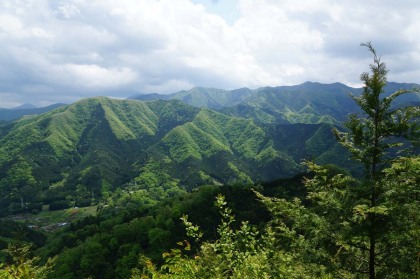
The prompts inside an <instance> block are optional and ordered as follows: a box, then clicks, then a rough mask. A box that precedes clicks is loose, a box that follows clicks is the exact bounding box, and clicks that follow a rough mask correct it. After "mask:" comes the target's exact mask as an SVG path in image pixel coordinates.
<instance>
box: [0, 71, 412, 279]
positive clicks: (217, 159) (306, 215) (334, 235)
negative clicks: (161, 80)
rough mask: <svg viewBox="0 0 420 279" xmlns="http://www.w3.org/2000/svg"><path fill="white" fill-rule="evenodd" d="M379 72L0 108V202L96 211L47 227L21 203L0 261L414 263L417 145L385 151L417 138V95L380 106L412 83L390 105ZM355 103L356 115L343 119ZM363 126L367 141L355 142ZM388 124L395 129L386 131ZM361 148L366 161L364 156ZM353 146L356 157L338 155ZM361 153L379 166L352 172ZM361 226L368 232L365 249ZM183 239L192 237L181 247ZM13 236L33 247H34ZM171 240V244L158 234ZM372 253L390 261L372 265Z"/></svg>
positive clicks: (292, 273)
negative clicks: (357, 80) (358, 84)
mask: <svg viewBox="0 0 420 279" xmlns="http://www.w3.org/2000/svg"><path fill="white" fill-rule="evenodd" d="M384 72H386V71H384ZM369 78H370V77H369V76H368V78H367V80H368V81H369V82H370V79H369ZM374 81H375V80H374ZM381 86H382V83H380V84H379V85H378V86H377V87H375V88H379V90H376V91H375V90H373V92H374V94H376V95H375V96H374V102H371V103H369V104H368V105H365V106H363V105H364V104H366V103H367V102H366V101H365V100H366V99H368V98H371V96H370V95H371V94H373V93H371V91H366V90H365V91H363V90H361V89H360V90H359V89H352V88H349V87H347V86H345V85H342V84H339V83H336V84H330V85H325V84H319V83H309V82H308V83H304V84H302V85H298V86H284V87H266V88H260V89H257V90H249V89H246V88H245V89H239V90H234V91H225V90H217V89H205V88H194V89H192V90H189V91H182V92H178V93H175V94H172V95H159V94H151V95H142V96H140V97H138V98H137V99H141V100H115V99H110V98H106V97H98V98H90V99H83V100H81V101H78V102H76V103H74V104H71V105H66V106H61V107H59V108H57V109H54V110H51V111H48V112H46V113H44V114H41V115H34V116H26V117H22V118H20V119H18V120H15V121H12V122H4V123H2V124H1V125H0V212H1V215H2V216H6V217H7V216H8V215H12V214H15V215H14V216H16V214H19V215H17V216H18V217H19V218H22V215H20V213H28V212H31V213H32V214H33V216H38V215H37V214H39V212H40V211H41V212H42V213H45V212H46V211H48V212H52V211H53V210H57V209H65V208H69V207H71V208H70V209H69V210H68V211H67V214H70V215H72V214H74V213H76V212H77V211H78V210H79V209H78V207H85V208H90V210H92V209H93V212H96V216H92V215H91V216H89V217H86V218H84V219H80V220H77V219H73V217H71V218H69V219H70V220H73V222H72V223H71V224H68V223H66V222H65V223H62V225H63V227H62V230H58V231H56V232H55V233H51V232H50V231H48V235H49V238H48V239H46V236H45V234H44V233H43V232H40V230H32V228H29V226H26V224H27V222H28V219H29V218H28V217H26V218H27V219H26V221H25V222H26V223H25V225H22V224H23V223H17V222H13V221H12V220H0V222H1V224H2V226H0V248H1V249H5V248H6V247H9V248H8V249H6V250H2V251H0V275H2V274H11V273H14V274H31V275H30V276H32V277H34V276H35V277H36V276H39V277H40V278H46V277H45V276H47V275H48V278H86V277H92V278H129V277H130V276H133V278H137V277H136V276H138V278H155V277H156V278H173V277H172V275H173V276H174V278H224V276H227V277H228V278H242V277H243V276H242V275H243V274H247V275H246V276H248V277H249V278H260V277H262V278H264V277H267V276H268V277H269V278H270V277H273V278H277V277H280V278H282V277H284V278H315V277H322V276H324V277H326V278H330V277H331V276H333V275H337V274H344V275H345V276H347V277H349V278H352V276H353V275H354V274H353V271H354V272H355V274H356V275H355V276H356V277H357V276H358V275H360V274H366V273H367V270H369V268H371V266H372V265H373V266H374V268H376V269H377V270H378V271H377V272H378V274H386V272H392V273H391V274H393V275H395V274H403V275H404V276H405V275H407V276H408V274H412V272H413V270H414V269H415V267H414V268H413V266H414V264H413V262H414V261H415V260H414V259H413V256H412V255H414V253H415V245H413V244H412V242H414V241H416V240H415V239H414V237H413V236H414V235H415V234H416V232H418V223H416V221H415V222H412V219H411V218H412V216H414V215H413V214H414V213H415V212H418V203H415V202H413V200H415V197H416V195H418V189H416V187H415V185H418V175H417V174H418V171H419V166H420V165H419V162H418V156H417V157H416V156H413V158H399V159H398V160H396V161H395V162H396V163H394V164H393V165H392V166H389V164H388V161H387V160H388V159H389V158H390V157H392V156H396V155H395V154H399V155H400V156H402V154H410V153H407V152H405V153H399V152H400V151H403V150H402V149H401V148H400V149H396V150H395V149H393V147H398V146H404V147H409V146H410V144H409V143H413V146H416V141H417V144H418V127H417V126H416V125H415V124H416V120H418V117H419V112H418V107H416V106H410V107H408V108H407V109H405V110H398V109H397V110H394V108H400V107H402V106H405V105H407V104H408V105H416V104H418V103H419V100H420V98H419V93H418V91H417V93H414V94H406V95H404V96H402V97H401V98H397V99H396V102H395V104H394V106H393V107H392V109H393V110H391V107H389V106H388V104H390V102H388V99H382V100H379V99H378V98H379V94H382V93H383V92H382V91H381ZM400 88H411V85H409V84H394V83H389V84H388V87H387V89H386V92H385V93H384V94H383V96H381V97H389V96H390V93H391V91H392V90H398V89H400ZM348 93H352V94H354V95H355V96H357V97H356V98H355V100H356V101H358V100H360V102H359V103H358V102H354V100H352V98H351V97H349V96H348ZM394 97H395V98H396V95H392V97H389V100H393V99H394ZM375 98H376V99H375ZM360 104H362V105H360ZM375 104H381V105H382V106H383V111H386V112H387V113H388V110H389V111H391V113H389V114H386V113H382V111H380V110H381V109H382V107H380V109H377V111H376V112H375V113H378V114H380V117H382V118H380V120H381V121H382V122H381V123H380V125H377V126H375V125H371V124H370V122H369V121H371V118H370V115H369V113H371V111H372V109H371V107H374V106H375ZM361 108H362V109H363V111H364V112H362V110H361ZM354 112H362V115H363V113H365V114H364V116H365V115H368V117H366V118H360V119H361V120H360V121H359V120H358V119H356V118H350V119H351V120H352V121H354V122H351V121H349V122H344V123H345V125H343V120H344V119H347V117H348V115H349V114H350V113H354ZM364 116H362V117H364ZM388 116H389V117H388ZM355 117H356V116H355ZM400 122H401V123H400ZM366 123H368V124H366ZM373 129H377V130H378V131H379V132H380V133H382V134H377V133H371V131H372V130H373ZM349 130H350V131H351V132H354V134H356V136H355V137H352V135H351V134H350V133H349V132H348V131H349ZM333 131H334V132H333ZM334 134H335V135H334ZM372 135H374V136H375V137H377V138H378V140H377V143H378V144H379V145H378V146H379V147H380V148H378V149H375V148H373V149H372V148H370V147H369V145H370V144H371V137H372ZM357 136H359V137H357ZM401 136H406V139H405V141H403V140H402V138H401ZM337 138H338V139H339V141H340V142H341V143H342V144H341V145H340V143H339V142H338V141H337ZM391 139H392V140H395V142H396V143H401V144H402V145H399V144H397V145H395V146H394V145H390V144H389V143H391V141H389V140H391ZM366 146H368V147H366ZM346 147H347V149H346ZM378 150H379V151H378ZM384 150H387V151H388V150H389V151H390V152H384ZM407 150H408V149H407ZM412 150H414V149H412ZM369 152H373V153H372V154H374V156H377V159H378V160H379V161H376V159H375V160H373V163H371V161H370V160H371V157H374V156H372V155H371V153H369ZM375 152H376V153H375ZM365 154H367V155H365ZM352 155H353V157H356V158H357V156H359V161H360V162H362V163H363V164H358V163H356V162H351V161H350V160H349V159H350V158H351V157H352ZM303 160H306V166H303V165H302V164H301V163H302V161H303ZM315 163H317V164H320V165H317V164H315ZM370 164H376V165H377V166H378V167H381V173H379V171H378V170H379V169H378V170H375V171H376V172H377V173H375V175H374V177H373V178H366V175H360V174H361V172H362V174H366V173H363V167H365V168H366V166H368V167H369V166H370ZM321 165H322V166H321ZM308 167H309V170H310V172H306V173H304V172H305V171H307V169H308ZM382 170H383V171H382ZM372 181H373V182H372ZM400 185H403V187H405V188H404V189H403V190H400V189H399V188H398V187H400ZM397 186H398V187H397ZM417 188H418V187H417ZM372 189H373V190H372ZM254 190H257V192H254ZM260 193H261V194H263V195H265V196H262V195H261V194H260ZM378 193H380V194H381V195H382V196H383V198H382V199H381V200H378V203H380V204H379V205H378V206H377V205H376V202H377V201H376V199H373V204H372V202H371V201H372V199H371V198H369V197H371V196H374V197H376V195H379V194H378ZM216 196H217V199H216V207H215V206H214V205H213V204H214V202H213V201H214V199H215V197H216ZM225 197H226V199H227V200H228V201H229V205H228V206H229V207H228V206H227V205H226V202H225ZM269 197H270V198H269ZM256 198H258V200H259V201H257V200H256ZM88 206H90V207H88ZM230 208H233V209H230ZM401 208H403V209H401ZM48 209H49V210H48ZM218 210H219V211H220V212H219V214H221V223H219V222H218V221H217V220H218V219H219V217H218V216H219V215H218ZM233 211H234V212H235V214H237V215H236V216H234V215H233ZM269 212H270V213H271V215H270V213H269ZM185 214H187V215H189V219H187V217H186V216H184V215H185ZM27 215H29V214H27ZM27 215H26V216H27ZM93 215H95V214H93ZM371 216H374V217H375V218H377V219H375V220H374V222H373V221H372V217H371ZM37 219H41V218H37ZM59 220H60V219H59ZM181 220H182V221H181ZM189 220H191V221H192V222H194V223H195V224H199V226H200V228H199V227H198V226H195V225H193V223H191V222H190V221H189ZM236 220H238V221H243V220H248V221H249V222H248V221H246V222H243V223H241V224H237V223H235V221H236ZM379 220H380V221H379ZM270 222H271V223H270ZM392 224H397V225H395V227H394V225H392ZM272 225H274V226H272ZM379 225H380V226H379ZM382 225H384V227H383V228H382ZM22 226H25V227H23V228H22ZM372 230H374V237H376V239H377V241H378V243H380V244H378V245H376V244H374V245H376V246H375V247H374V249H376V250H374V252H373V253H371V255H373V256H374V257H376V258H375V259H374V260H373V261H371V262H370V263H369V264H367V261H366V255H367V254H368V253H367V252H366V251H368V248H367V247H368V245H369V243H372V241H371V240H370V239H372ZM185 232H186V234H185ZM201 232H204V236H203V235H202V234H201ZM396 232H398V234H396ZM14 236H17V237H14ZM194 241H197V243H198V246H196V247H195V248H191V244H192V243H193V242H194ZM369 241H370V242H369ZM375 241H376V240H375ZM375 241H373V243H375ZM22 243H32V244H33V245H35V246H37V247H38V249H37V250H36V255H38V256H39V257H40V261H39V262H37V261H36V259H37V258H32V256H31V255H30V254H29V253H30V252H29V248H28V246H24V245H23V244H22ZM407 243H410V244H407ZM177 244H178V245H179V246H180V247H181V248H180V249H181V250H179V249H172V248H173V247H174V246H175V245H177ZM22 245H23V246H22ZM370 245H371V244H370ZM389 245H392V249H388V246H389ZM400 247H402V248H400ZM165 251H170V252H166V253H164V252H165ZM375 251H378V253H376V252H375ZM162 253H164V254H163V255H164V257H163V259H162ZM55 256H56V257H55ZM53 257H55V258H53ZM401 258H404V263H399V262H398V259H401ZM52 259H53V260H52ZM151 260H152V261H153V263H152V262H151ZM52 261H53V262H54V263H53V264H52ZM380 261H386V262H387V265H390V266H391V267H388V266H387V267H383V266H381V265H379V264H378V265H377V266H375V265H376V264H377V263H378V262H380ZM3 262H6V263H8V265H7V266H5V265H3V264H2V263H3ZM13 262H15V263H17V265H13V264H11V265H9V263H13ZM163 263H164V265H163V266H162V264H163ZM53 265H54V266H53ZM41 266H42V267H41ZM156 266H162V269H156ZM349 267H350V269H349ZM49 268H51V270H48V269H49ZM373 273H376V271H374V272H373ZM33 274H36V275H33ZM40 274H47V275H45V276H44V275H42V276H41V275H40ZM204 275H206V276H204ZM260 275H261V276H260ZM263 275H264V276H263ZM28 276H29V275H28ZM149 276H150V277H149ZM235 276H236V277H235ZM356 277H355V278H356ZM28 278H29V277H28ZM357 278H359V277H357ZM384 278H386V277H384Z"/></svg>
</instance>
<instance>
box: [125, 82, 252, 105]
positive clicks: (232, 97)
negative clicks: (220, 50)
mask: <svg viewBox="0 0 420 279" xmlns="http://www.w3.org/2000/svg"><path fill="white" fill-rule="evenodd" d="M251 92H252V91H251V90H250V89H248V88H241V89H236V90H231V91H228V90H223V89H215V88H204V87H195V88H192V89H190V90H187V91H185V90H184V91H180V92H177V93H173V94H169V95H164V94H157V93H152V94H144V95H138V96H134V97H130V99H135V100H142V101H150V100H172V99H177V100H181V101H183V102H184V103H186V104H189V105H192V106H195V107H199V108H211V109H221V108H223V107H230V106H233V105H236V104H240V103H241V102H242V101H244V100H245V99H246V98H247V97H248V96H249V95H250V94H251Z"/></svg>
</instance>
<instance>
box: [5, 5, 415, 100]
mask: <svg viewBox="0 0 420 279" xmlns="http://www.w3.org/2000/svg"><path fill="white" fill-rule="evenodd" d="M192 1H193V2H191V1H189V0H178V1H176V3H174V1H172V0H159V1H158V0H142V1H139V0H125V1H120V2H118V3H116V2H115V1H113V0H61V1H57V0H3V1H2V2H1V3H0V11H1V12H0V94H3V95H4V94H8V95H7V96H8V97H7V98H8V102H9V104H10V103H19V102H25V103H27V102H28V100H32V102H33V103H35V104H37V103H41V102H42V103H43V104H44V103H45V101H46V100H47V101H49V100H51V101H60V100H67V101H68V100H71V101H74V100H76V99H77V98H80V97H88V96H96V95H105V94H109V95H112V96H115V97H125V96H128V95H130V94H133V93H135V92H163V93H168V92H174V91H177V90H181V89H189V88H190V87H193V86H208V87H218V88H225V89H233V88H239V87H244V86H248V87H253V88H255V87H259V86H267V85H270V86H275V85H284V84H297V83H302V82H305V81H307V80H311V81H318V82H327V83H329V82H336V81H338V82H343V83H346V84H358V83H359V80H358V77H359V74H360V73H361V72H362V71H365V70H368V64H369V62H370V60H371V58H370V56H369V53H368V52H367V51H366V50H365V49H363V48H360V47H359V43H360V42H365V41H372V42H373V44H374V45H375V46H376V48H377V50H378V53H380V54H381V55H382V57H383V60H384V61H385V62H386V63H387V64H388V66H389V68H390V69H391V72H390V78H389V79H390V80H395V81H401V82H416V83H420V72H419V69H418V65H419V64H420V53H419V50H420V37H419V36H418V35H417V33H418V30H419V28H420V18H419V17H418V14H420V7H419V5H418V4H417V0H407V1H404V2H401V1H400V2H398V3H397V2H396V1H393V0H383V1H379V0H374V1H364V0H355V1H351V2H350V1H347V2H346V1H333V0H313V1H307V0H284V1H283V0H282V1H277V0H237V1H236V0H235V1H234V3H237V11H235V12H228V11H227V12H226V13H222V12H220V11H222V10H223V7H228V8H230V9H233V8H234V5H232V3H231V4H229V5H227V4H225V3H224V1H215V2H214V3H211V2H210V1H209V4H207V5H202V4H201V3H203V1H202V0H192ZM195 3H197V4H195ZM224 5H225V6H224ZM209 8H211V9H210V10H209ZM229 14H236V15H237V16H235V20H234V21H232V18H230V17H229ZM222 16H225V18H222ZM228 17H229V18H228ZM10 94H11V95H10ZM6 105H7V103H6V102H5V101H4V98H1V99H0V107H2V106H6Z"/></svg>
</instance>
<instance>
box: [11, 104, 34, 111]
mask: <svg viewBox="0 0 420 279" xmlns="http://www.w3.org/2000/svg"><path fill="white" fill-rule="evenodd" d="M34 108H36V106H34V105H32V104H23V105H20V106H18V107H15V108H11V109H12V110H18V109H34Z"/></svg>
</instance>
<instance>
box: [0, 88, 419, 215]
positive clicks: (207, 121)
mask: <svg viewBox="0 0 420 279" xmlns="http://www.w3.org/2000/svg"><path fill="white" fill-rule="evenodd" d="M411 87H412V85H410V84H393V83H390V84H389V85H388V90H394V89H395V88H398V89H399V88H411ZM348 92H350V93H352V94H355V95H357V94H360V92H361V90H360V89H352V88H350V87H347V86H345V85H342V84H338V83H336V84H330V85H325V84H318V83H304V84H302V85H299V86H286V87H265V88H260V89H257V90H250V89H238V90H233V91H225V90H219V89H206V88H194V89H191V90H189V91H181V92H178V93H174V94H170V95H159V94H149V95H141V96H137V97H133V98H132V99H130V100H115V99H110V98H106V97H97V98H89V99H83V100H81V101H78V102H76V103H74V104H71V105H65V106H60V107H58V108H55V109H53V110H50V111H48V112H45V113H43V114H39V115H34V116H26V117H23V118H20V119H18V120H16V121H11V122H8V123H6V124H4V125H2V126H0V195H1V198H0V209H1V211H2V212H3V213H4V214H5V213H7V212H9V213H13V212H14V211H16V210H17V209H18V208H20V207H22V205H23V204H29V205H30V204H39V203H44V204H50V203H53V202H57V201H69V200H86V199H93V200H94V199H98V198H100V197H101V196H103V195H105V194H106V193H107V192H112V191H115V190H117V189H118V188H125V189H126V188H130V187H131V188H132V189H137V190H138V189H143V190H149V189H150V188H153V189H154V190H156V189H158V190H159V191H163V192H165V193H167V192H170V190H171V189H192V188H195V187H197V186H200V185H203V184H235V183H241V184H251V183H255V182H258V181H269V180H274V179H278V178H282V177H290V176H292V175H295V174H297V173H299V172H302V171H303V170H304V169H303V167H302V165H301V162H302V160H303V159H312V160H315V161H317V162H319V163H330V164H331V163H332V164H337V165H339V166H345V167H347V168H350V169H354V170H356V169H357V168H356V167H355V166H353V165H350V163H349V162H348V161H345V160H344V159H343V158H344V156H342V155H343V152H345V151H344V149H343V148H342V147H340V146H339V145H338V144H337V143H336V141H335V139H334V137H333V136H332V133H331V128H332V127H333V126H336V127H340V125H341V124H340V123H341V122H342V121H343V120H345V119H346V117H347V115H348V114H349V113H351V112H357V107H356V106H355V104H354V101H353V100H352V99H351V98H350V97H349V96H348V95H347V93H348ZM419 100H420V97H419V95H418V94H412V95H411V96H407V97H405V99H402V100H401V102H402V103H410V104H418V103H419ZM156 191H157V190H156ZM159 191H157V192H156V193H159ZM163 192H162V193H163ZM19 205H20V206H19Z"/></svg>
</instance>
